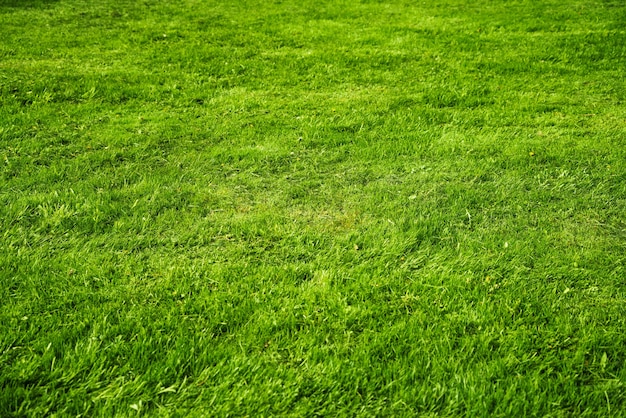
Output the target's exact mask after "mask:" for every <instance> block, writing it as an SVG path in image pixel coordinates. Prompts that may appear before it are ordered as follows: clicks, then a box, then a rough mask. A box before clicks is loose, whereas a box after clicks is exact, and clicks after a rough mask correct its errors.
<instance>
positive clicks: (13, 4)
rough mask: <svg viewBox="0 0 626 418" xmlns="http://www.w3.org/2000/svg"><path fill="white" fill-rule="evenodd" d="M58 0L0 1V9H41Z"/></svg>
mask: <svg viewBox="0 0 626 418" xmlns="http://www.w3.org/2000/svg"><path fill="white" fill-rule="evenodd" d="M58 1H59V0H0V8H4V7H6V8H39V7H41V8H43V7H50V6H51V5H52V4H54V3H56V2H58Z"/></svg>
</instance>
